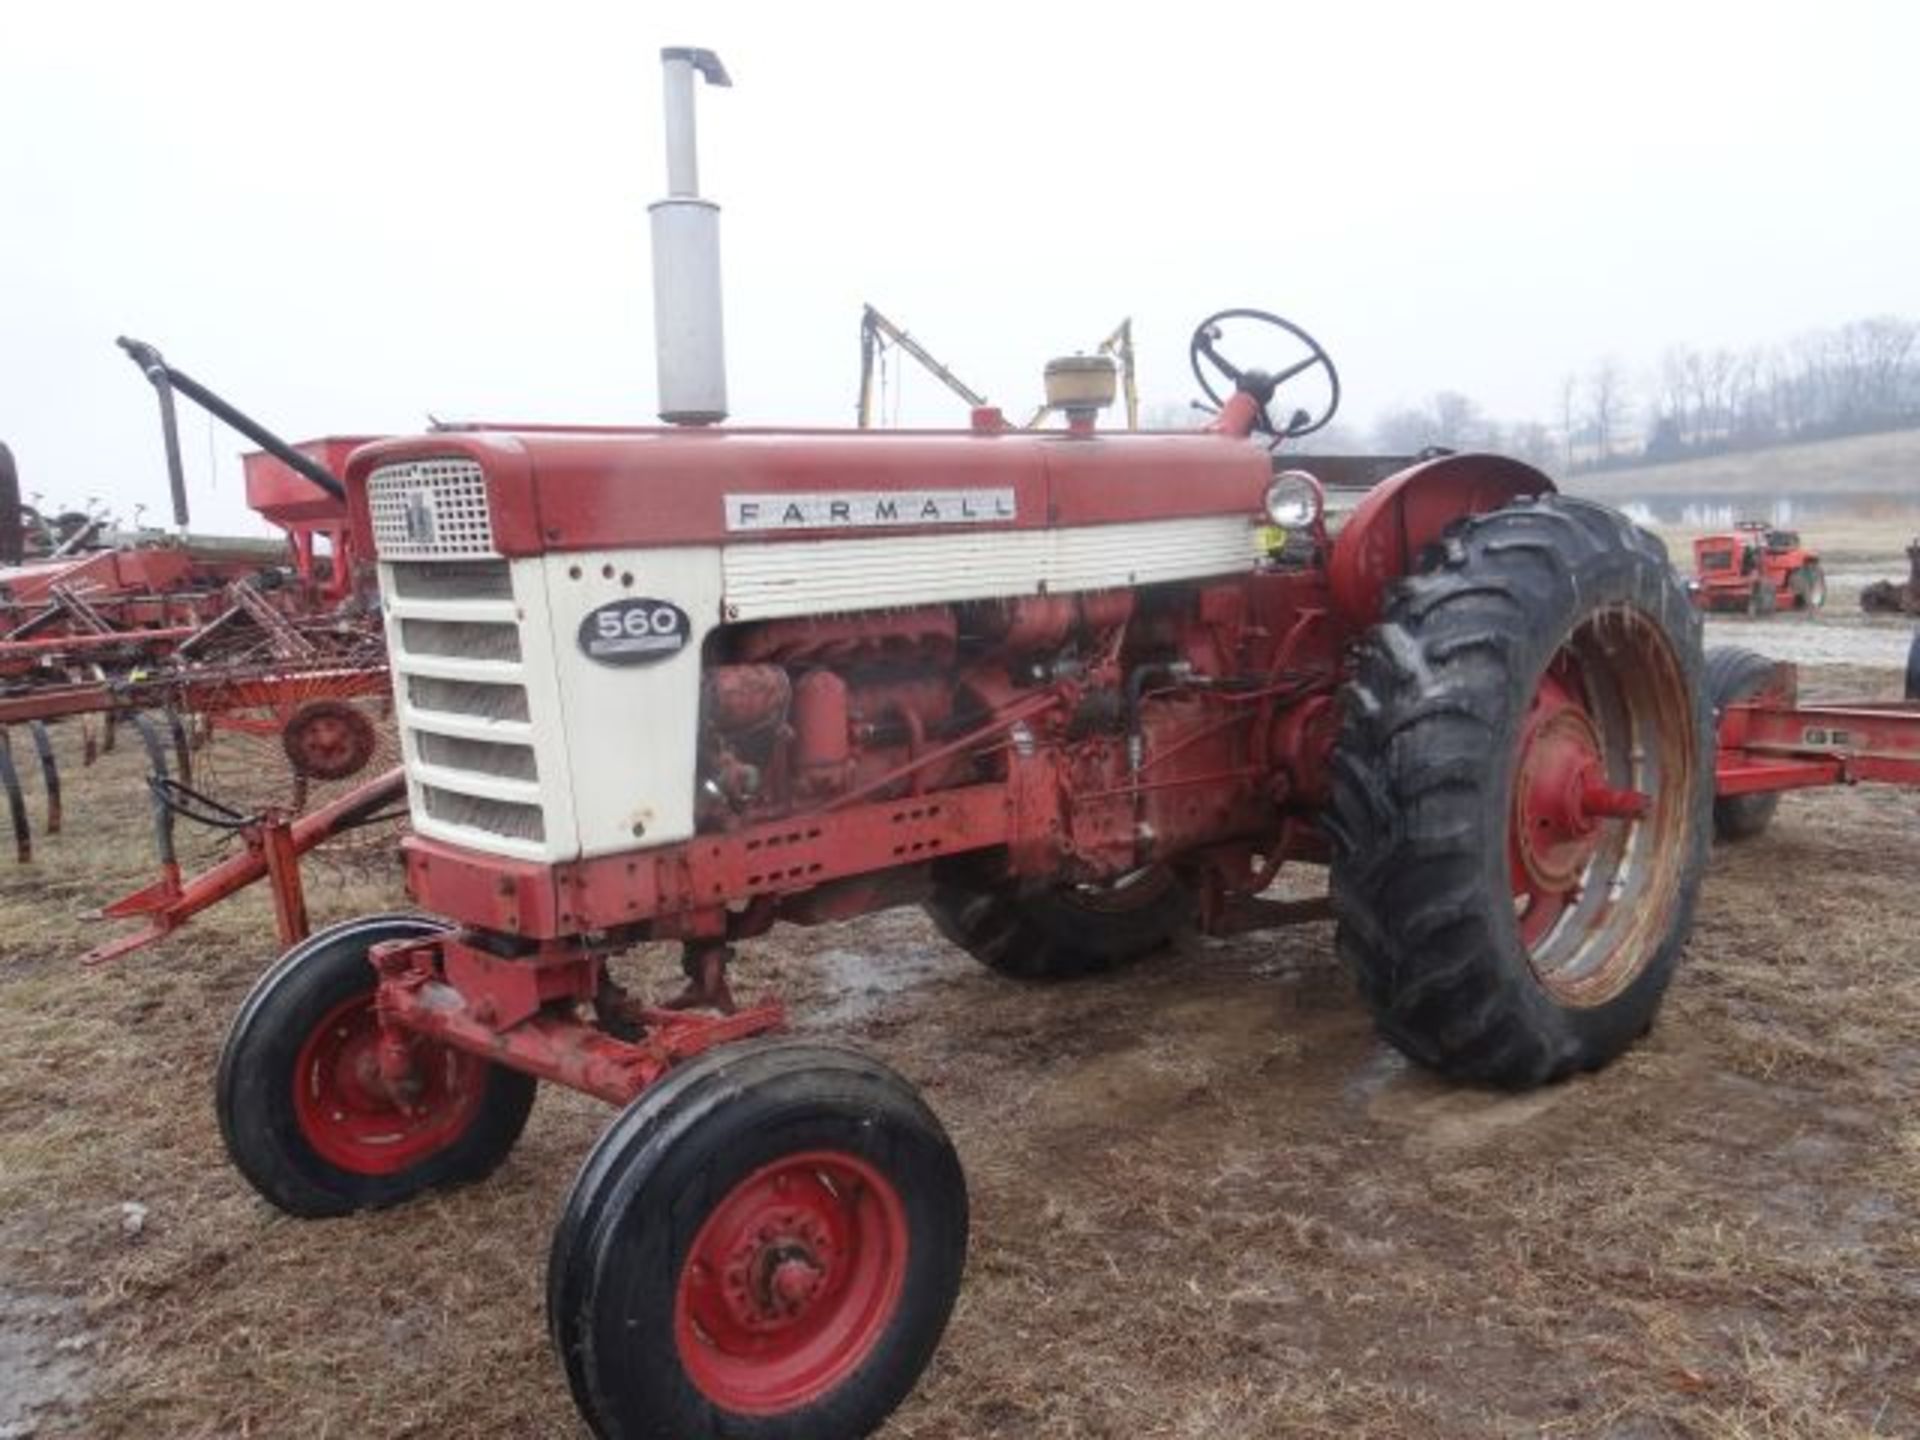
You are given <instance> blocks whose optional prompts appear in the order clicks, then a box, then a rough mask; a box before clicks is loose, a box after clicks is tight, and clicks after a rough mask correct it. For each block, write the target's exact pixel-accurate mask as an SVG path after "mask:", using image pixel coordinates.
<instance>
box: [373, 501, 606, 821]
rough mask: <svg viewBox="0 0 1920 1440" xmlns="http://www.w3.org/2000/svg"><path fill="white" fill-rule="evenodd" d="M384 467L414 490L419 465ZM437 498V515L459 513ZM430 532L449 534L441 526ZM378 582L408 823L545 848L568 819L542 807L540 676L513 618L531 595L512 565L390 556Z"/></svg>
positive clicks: (563, 810) (565, 811)
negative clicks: (399, 473)
mask: <svg viewBox="0 0 1920 1440" xmlns="http://www.w3.org/2000/svg"><path fill="white" fill-rule="evenodd" d="M391 468H393V469H396V470H405V471H408V472H410V473H409V475H408V477H407V478H406V479H405V481H404V482H403V483H400V484H399V485H398V489H397V492H396V493H401V494H407V493H412V491H414V490H417V475H416V474H414V473H412V472H417V471H418V470H420V469H422V468H424V467H422V466H397V467H391ZM478 473H479V472H478V470H477V469H475V470H474V472H473V474H474V476H475V477H476V483H477V476H478ZM389 489H390V491H391V490H394V489H395V487H393V486H390V487H389ZM444 493H445V492H444V491H443V492H442V494H444ZM436 503H438V504H440V506H441V508H440V509H439V510H438V511H437V512H436V513H437V514H438V515H440V516H446V515H448V514H450V513H457V512H452V511H449V510H448V509H447V508H446V504H447V503H450V502H436ZM376 513H378V512H376ZM389 513H390V512H389ZM481 516H482V520H484V518H485V512H484V509H483V510H482V512H481ZM461 523H463V524H464V523H466V522H465V521H462V522H461ZM437 533H438V534H439V535H440V538H441V539H442V540H445V538H446V533H447V532H446V531H445V530H444V529H442V530H440V531H439V532H437ZM536 578H537V577H536ZM381 588H382V590H383V592H384V594H385V596H386V599H385V601H384V607H385V610H386V620H387V647H388V653H389V655H390V656H391V657H392V663H393V671H394V691H395V694H396V697H397V698H398V700H399V702H400V703H399V707H398V708H399V718H400V726H401V730H402V732H403V734H404V736H405V741H406V744H405V755H406V763H407V780H408V794H409V798H410V801H411V806H412V810H413V825H414V829H416V830H418V831H419V832H420V833H421V834H423V835H428V836H433V837H435V838H438V839H442V840H450V841H453V842H455V843H456V844H461V845H469V846H472V847H474V848H476V849H481V850H492V851H498V852H503V853H506V854H510V855H521V856H525V857H528V858H542V857H544V856H546V855H547V854H548V853H549V850H550V846H551V844H552V843H553V842H554V840H555V837H557V836H560V835H563V834H564V833H565V832H566V831H567V830H568V829H569V827H570V824H571V820H570V812H569V811H568V809H567V807H566V806H564V805H562V806H560V807H559V808H558V810H557V811H555V812H553V813H549V808H548V800H549V792H548V790H547V789H546V788H545V787H543V786H542V785H541V784H540V780H541V776H542V772H543V770H545V769H546V768H547V767H546V766H544V765H542V763H541V761H540V757H539V754H538V752H539V749H540V744H541V741H540V734H541V731H540V729H539V728H538V727H536V726H535V724H534V723H533V721H534V709H535V705H534V698H535V697H534V691H535V689H537V688H538V677H537V676H536V675H530V674H529V673H528V669H527V666H526V664H525V663H524V662H525V660H526V658H527V657H526V656H525V655H524V654H523V652H522V649H521V644H522V635H523V632H522V630H521V628H520V626H519V624H518V623H516V620H517V617H518V616H519V615H520V613H521V612H522V610H523V609H525V608H526V606H527V605H528V603H529V596H527V595H523V594H520V593H517V592H518V587H517V586H516V583H515V576H514V573H513V569H512V567H511V566H510V565H509V563H508V562H507V561H504V560H499V561H474V560H449V559H437V560H434V561H432V562H431V563H427V562H423V561H420V560H418V559H415V560H412V561H404V562H401V563H399V564H395V563H394V562H393V561H391V560H386V561H383V562H382V565H381ZM536 588H537V586H536ZM543 619H544V617H542V620H543ZM530 633H533V634H538V633H539V627H538V626H536V627H535V628H534V630H532V631H531V632H530ZM556 768H564V767H556Z"/></svg>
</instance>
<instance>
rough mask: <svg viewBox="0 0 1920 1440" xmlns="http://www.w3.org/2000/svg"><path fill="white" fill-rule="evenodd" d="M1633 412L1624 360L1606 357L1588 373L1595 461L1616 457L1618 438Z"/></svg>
mask: <svg viewBox="0 0 1920 1440" xmlns="http://www.w3.org/2000/svg"><path fill="white" fill-rule="evenodd" d="M1632 412H1633V400H1632V397H1631V396H1630V395H1628V393H1627V377H1626V374H1625V372H1624V371H1623V370H1622V369H1621V368H1620V362H1619V361H1617V360H1613V359H1606V360H1602V361H1601V362H1600V363H1599V364H1598V365H1596V366H1595V367H1594V369H1593V372H1592V373H1591V374H1590V375H1588V376H1587V424H1588V426H1589V427H1590V428H1591V429H1592V431H1593V446H1594V451H1595V457H1596V459H1595V463H1597V464H1600V465H1605V464H1606V463H1607V462H1608V461H1610V460H1611V459H1613V444H1614V440H1615V439H1616V438H1617V437H1618V435H1619V434H1620V431H1621V430H1622V429H1623V428H1624V427H1625V425H1626V423H1627V419H1628V417H1629V416H1630V415H1631V414H1632Z"/></svg>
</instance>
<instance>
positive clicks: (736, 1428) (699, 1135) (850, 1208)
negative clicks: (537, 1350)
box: [547, 1042, 967, 1440]
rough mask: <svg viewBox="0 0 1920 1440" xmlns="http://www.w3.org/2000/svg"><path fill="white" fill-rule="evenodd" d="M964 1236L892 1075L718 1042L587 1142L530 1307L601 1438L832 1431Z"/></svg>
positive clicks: (933, 1141) (959, 1213)
mask: <svg viewBox="0 0 1920 1440" xmlns="http://www.w3.org/2000/svg"><path fill="white" fill-rule="evenodd" d="M966 1243H967V1192H966V1180H965V1177H964V1175H963V1174H962V1173H961V1169H960V1162H959V1159H958V1157H957V1156H956V1155H955V1154H954V1151H953V1146H952V1144H951V1143H950V1142H949V1141H948V1139H947V1137H946V1134H945V1132H944V1131H943V1130H942V1129H941V1128H940V1123H939V1121H938V1120H936V1119H935V1118H934V1116H933V1114H932V1112H931V1111H929V1110H928V1109H927V1107H926V1106H925V1104H923V1103H922V1102H921V1100H920V1099H919V1097H918V1096H917V1095H915V1094H914V1092H913V1090H912V1088H911V1087H910V1086H909V1085H908V1084H907V1083H906V1082H905V1081H904V1080H902V1079H900V1078H899V1077H898V1076H896V1075H894V1074H893V1073H892V1072H891V1071H889V1070H887V1069H886V1068H885V1067H883V1066H881V1065H879V1064H878V1063H876V1062H874V1061H872V1060H868V1059H866V1058H864V1057H862V1056H860V1055H857V1054H854V1053H852V1052H849V1051H845V1050H838V1049H831V1048H827V1047H823V1046H818V1045H810V1044H800V1043H794V1042H774V1043H770V1044H761V1045H753V1046H732V1047H727V1048H725V1049H722V1050H716V1051H712V1052H710V1053H708V1054H707V1055H704V1056H701V1057H700V1058H698V1059H696V1060H694V1061H691V1062H689V1063H688V1064H686V1065H684V1066H683V1067H681V1068H680V1069H678V1070H676V1071H675V1072H674V1073H673V1074H672V1075H670V1076H669V1077H668V1078H667V1079H666V1080H665V1081H663V1082H661V1083H660V1084H659V1085H657V1086H656V1087H654V1088H653V1089H650V1090H648V1091H646V1092H645V1093H643V1094H642V1095H641V1096H640V1098H639V1099H637V1100H635V1101H634V1102H633V1104H632V1105H630V1106H629V1107H628V1108H627V1109H626V1110H625V1111H624V1112H622V1114H621V1115H620V1118H619V1119H617V1120H616V1121H614V1123H613V1125H612V1126H611V1127H610V1128H609V1129H608V1130H607V1132H606V1133H605V1134H604V1135H603V1136H602V1137H601V1139H600V1141H599V1143H598V1144H596V1145H595V1146H594V1149H593V1151H592V1153H591V1154H590V1155H589V1156H588V1157H587V1160H586V1163H585V1165H584V1166H582V1168H581V1171H580V1175H579V1178H578V1179H577V1180H576V1181H575V1182H574V1186H573V1189H572V1191H571V1192H570V1193H569V1195H568V1197H567V1204H566V1208H565V1211H564V1213H563V1214H562V1216H561V1220H560V1224H559V1226H558V1227H557V1228H556V1230H555V1231H554V1237H553V1250H552V1255H551V1259H550V1262H549V1266H548V1271H547V1316H548V1323H549V1326H550V1328H551V1331H552V1334H553V1341H554V1345H555V1347H556V1348H557V1349H558V1350H559V1351H560V1354H561V1357H562V1360H563V1362H564V1363H565V1366H566V1371H567V1379H568V1382H569V1384H570V1385H571V1386H572V1389H573V1396H574V1400H575V1402H576V1403H577V1404H578V1406H579V1408H580V1412H581V1414H582V1415H583V1416H584V1417H585V1418H586V1420H587V1422H588V1423H589V1424H590V1425H591V1426H592V1427H593V1430H594V1433H595V1434H597V1435H599V1436H602V1437H604V1440H669V1437H673V1440H678V1437H682V1436H689V1435H714V1436H728V1437H736V1440H840V1437H853V1436H860V1435H866V1434H868V1433H870V1432H871V1431H872V1430H874V1429H875V1428H876V1427H878V1426H879V1425H880V1424H881V1422H882V1421H884V1420H885V1419H886V1417H887V1416H888V1415H889V1414H890V1413H892V1411H893V1410H894V1408H895V1407H896V1406H898V1405H899V1403H900V1402H901V1401H902V1400H903V1399H905V1398H906V1396H907V1394H908V1393H909V1392H910V1391H911V1390H912V1388H913V1386H914V1384H915V1382H916V1381H917V1380H918V1378H919V1376H920V1372H921V1371H922V1370H923V1369H924V1368H925V1367H926V1364H927V1362H928V1361H929V1360H930V1359H931V1358H932V1355H933V1351H934V1349H935V1347H936V1346H937V1345H938V1344H939V1340H940V1336H941V1334H942V1332H943V1331H944V1330H945V1328H946V1323H947V1317H948V1315H949V1314H950V1313H951V1311H952V1308H953V1302H954V1299H955V1297H956V1295H957V1294H958V1292H959V1287H960V1277H961V1272H962V1270H963V1269H964V1267H965V1263H966Z"/></svg>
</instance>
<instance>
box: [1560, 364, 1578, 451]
mask: <svg viewBox="0 0 1920 1440" xmlns="http://www.w3.org/2000/svg"><path fill="white" fill-rule="evenodd" d="M1579 396H1580V379H1579V377H1578V376H1577V375H1574V374H1572V373H1571V372H1569V373H1568V374H1566V375H1563V376H1561V377H1560V444H1561V447H1562V449H1563V451H1564V452H1565V459H1564V460H1563V461H1562V464H1563V466H1564V467H1565V468H1564V473H1566V474H1572V473H1573V437H1574V432H1575V425H1576V420H1575V414H1574V407H1575V403H1576V402H1577V401H1578V399H1579Z"/></svg>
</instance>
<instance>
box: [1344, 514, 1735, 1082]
mask: <svg viewBox="0 0 1920 1440" xmlns="http://www.w3.org/2000/svg"><path fill="white" fill-rule="evenodd" d="M1700 669H1701V654H1700V621H1699V617H1698V616H1697V615H1696V614H1695V613H1694V610H1693V608H1692V607H1691V606H1690V605H1689V603H1688V601H1687V596H1686V592H1685V590H1684V589H1683V587H1682V586H1681V584H1680V582H1679V580H1678V579H1677V578H1676V577H1675V576H1674V573H1673V571H1672V569H1671V568H1670V567H1669V565H1668V563H1667V557H1666V552H1665V550H1664V549H1663V548H1662V547H1661V545H1660V543H1659V541H1657V540H1655V539H1654V538H1653V537H1651V536H1649V535H1647V534H1646V533H1645V532H1643V531H1641V530H1638V529H1636V528H1635V527H1634V526H1633V525H1632V524H1631V523H1629V522H1628V521H1627V520H1626V519H1625V518H1624V517H1623V516H1621V515H1619V514H1617V513H1615V512H1614V511H1612V510H1609V509H1606V508H1605V507H1603V506H1600V505H1596V504H1593V503H1591V502H1588V501H1583V500H1578V499H1573V498H1571V497H1567V496H1560V495H1553V496H1547V497H1544V498H1541V499H1539V500H1535V501H1523V502H1521V503H1518V504H1515V505H1513V506H1510V507H1508V508H1506V509H1502V510H1498V511H1495V512H1493V513H1491V514H1487V515H1481V516H1475V517H1471V518H1468V519H1464V520H1462V521H1460V522H1458V523H1456V524H1455V525H1454V526H1453V527H1452V528H1451V529H1450V530H1449V531H1448V533H1447V534H1446V536H1445V537H1444V538H1443V539H1442V541H1441V542H1440V543H1439V545H1437V546H1436V547H1434V552H1433V553H1432V554H1431V555H1430V556H1429V557H1428V563H1427V564H1426V566H1425V568H1424V569H1423V570H1422V572H1421V573H1420V574H1418V575H1415V576H1413V577H1410V578H1409V579H1407V580H1406V581H1404V582H1403V583H1402V584H1400V585H1399V586H1398V587H1396V589H1395V591H1394V593H1393V594H1392V595H1391V597H1390V598H1389V601H1388V604H1387V609H1386V615H1385V618H1384V620H1383V622H1382V623H1381V624H1380V625H1378V626H1377V627H1375V629H1374V630H1373V631H1372V632H1371V633H1370V634H1369V636H1368V637H1367V639H1366V640H1365V642H1364V643H1363V644H1362V645H1361V647H1360V650H1359V655H1358V659H1357V663H1356V667H1355V671H1354V676H1353V680H1352V682H1351V683H1350V685H1349V686H1348V690H1347V704H1346V714H1345V721H1344V726H1343V729H1342V732H1341V737H1340V742H1339V746H1338V749H1337V751H1336V755H1335V765H1334V792H1333V806H1332V810H1331V813H1330V815H1329V819H1328V823H1329V828H1330V829H1331V830H1332V831H1333V834H1334V839H1335V844H1336V851H1335V860H1334V864H1333V872H1332V894H1333V901H1334V906H1335V911H1336V914H1337V916H1338V918H1339V930H1338V939H1337V944H1338V946H1339V950H1340V953H1341V955H1342V956H1343V958H1344V959H1345V961H1346V962H1347V964H1348V965H1349V966H1350V967H1351V969H1352V970H1353V972H1354V974H1355V976H1356V977H1357V979H1358V982H1359V985H1360V989H1361V991H1362V993H1363V994H1364V995H1365V997H1366V999H1367V1001H1368V1003H1369V1005H1370V1006H1371V1008H1372V1010H1373V1013H1374V1016H1375V1019H1376V1021H1377V1023H1378V1024H1379V1027H1380V1029H1381V1031H1382V1032H1383V1033H1384V1034H1385V1035H1386V1036H1387V1038H1388V1039H1390V1040H1391V1041H1392V1042H1393V1043H1394V1044H1395V1045H1397V1046H1398V1047H1399V1048H1400V1049H1402V1050H1403V1051H1405V1052H1406V1053H1407V1054H1408V1055H1410V1056H1412V1057H1413V1058H1414V1059H1416V1060H1419V1061H1421V1062H1422V1063H1423V1064H1426V1065H1429V1066H1431V1067H1433V1068H1434V1069H1436V1070H1438V1071H1440V1072H1442V1073H1443V1074H1446V1075H1449V1076H1453V1077H1457V1078H1461V1079H1470V1080H1476V1081H1482V1082H1486V1083H1491V1084H1496V1085H1502V1086H1508V1087H1514V1088H1520V1087H1525V1086H1532V1085H1538V1084H1542V1083H1545V1082H1548V1081H1553V1080H1558V1079H1561V1078H1563V1077H1565V1076H1568V1075H1571V1074H1574V1073H1575V1072H1578V1071H1582V1070H1591V1069H1595V1068H1598V1067H1599V1066H1601V1065H1604V1064H1606V1063H1607V1062H1608V1061H1609V1060H1611V1059H1613V1058H1614V1057H1615V1056H1616V1055H1618V1054H1619V1053H1620V1052H1621V1051H1622V1050H1624V1049H1625V1048H1626V1047H1627V1046H1628V1045H1630V1044H1631V1043H1632V1042H1633V1041H1634V1040H1635V1039H1636V1038H1637V1037H1638V1036H1639V1035H1640V1034H1642V1033H1643V1032H1644V1031H1645V1030H1646V1029H1647V1027H1648V1026H1649V1025H1650V1024H1651V1023H1652V1020H1653V1016H1654V1013H1655V1011H1656V1010H1657V1009H1658V1008H1659V1005H1660V1001H1661V998H1662V996H1663V995H1664V994H1665V991H1666V988H1667V984H1668V981H1669V980H1670V979H1671V977H1672V974H1673V970H1674V966H1675V964H1676V962H1677V960H1678V958H1679V954H1680V949H1681V946H1682V944H1683V943H1684V941H1685V939H1686V935H1687V932H1688V929H1689V927H1690V925H1691V922H1692V916H1693V905H1694V900H1695V896H1696V893H1697V891H1698V888H1699V882H1700V876H1701V872H1702V868H1703V865H1704V862H1705V858H1706V847H1707V835H1708V826H1709V801H1710V799H1711V795H1712V783H1713V744H1712V737H1711V728H1710V725H1709V718H1708V712H1707V707H1706V703H1705V696H1704V694H1703V693H1702V690H1701V687H1700V683H1699V682H1700ZM1636 807H1642V813H1640V814H1638V815H1635V814H1633V813H1631V812H1632V811H1633V810H1634V809H1635V808H1636Z"/></svg>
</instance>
